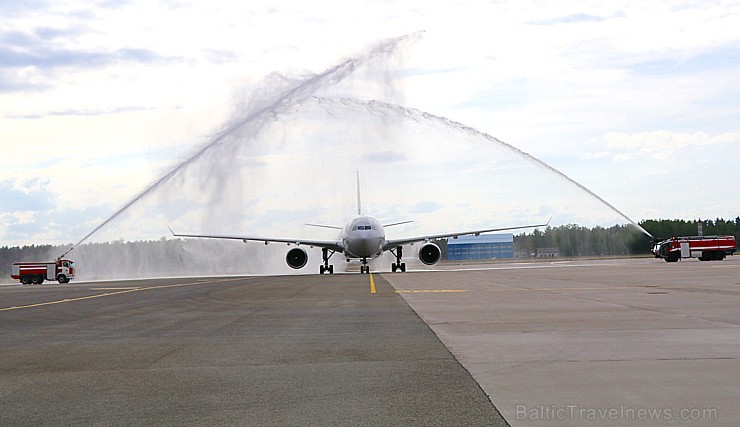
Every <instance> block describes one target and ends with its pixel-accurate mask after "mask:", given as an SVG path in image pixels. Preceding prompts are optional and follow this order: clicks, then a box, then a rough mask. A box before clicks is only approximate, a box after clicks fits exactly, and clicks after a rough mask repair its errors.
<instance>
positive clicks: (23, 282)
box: [21, 276, 28, 285]
mask: <svg viewBox="0 0 740 427" xmlns="http://www.w3.org/2000/svg"><path fill="white" fill-rule="evenodd" d="M21 283H22V284H24V285H27V284H28V276H21Z"/></svg>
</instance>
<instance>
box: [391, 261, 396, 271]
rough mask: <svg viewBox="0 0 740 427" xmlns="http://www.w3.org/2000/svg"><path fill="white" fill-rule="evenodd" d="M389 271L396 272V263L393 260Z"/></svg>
mask: <svg viewBox="0 0 740 427" xmlns="http://www.w3.org/2000/svg"><path fill="white" fill-rule="evenodd" d="M391 271H392V272H394V273H395V272H396V263H395V262H394V263H393V264H391Z"/></svg>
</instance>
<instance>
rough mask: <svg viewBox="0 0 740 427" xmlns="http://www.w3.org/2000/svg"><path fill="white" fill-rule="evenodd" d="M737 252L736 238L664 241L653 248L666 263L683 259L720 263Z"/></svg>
mask: <svg viewBox="0 0 740 427" xmlns="http://www.w3.org/2000/svg"><path fill="white" fill-rule="evenodd" d="M736 250H737V242H736V241H735V236H689V237H672V238H670V239H667V240H663V241H662V242H660V243H658V244H656V245H655V246H654V247H653V254H654V255H655V258H663V259H665V260H666V262H676V261H678V260H679V259H681V258H699V260H700V261H715V260H716V261H720V260H723V259H725V256H727V255H732V254H733V253H734V252H735V251H736Z"/></svg>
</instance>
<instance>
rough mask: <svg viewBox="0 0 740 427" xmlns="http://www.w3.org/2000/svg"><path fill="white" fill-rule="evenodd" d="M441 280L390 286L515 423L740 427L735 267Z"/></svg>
mask: <svg viewBox="0 0 740 427" xmlns="http://www.w3.org/2000/svg"><path fill="white" fill-rule="evenodd" d="M473 269H474V270H473ZM439 270H440V271H438V272H434V273H420V274H409V275H389V276H385V277H388V279H389V281H390V282H391V284H392V285H393V286H394V287H395V288H396V289H397V290H398V291H399V292H402V295H403V296H404V298H405V299H406V301H407V302H408V303H409V304H410V305H411V307H413V308H414V310H416V312H417V313H419V314H420V315H421V317H422V318H423V319H424V321H425V322H426V323H427V324H428V325H429V326H430V327H431V328H432V329H433V330H434V332H435V333H436V334H437V335H438V336H439V337H440V339H441V340H442V342H444V343H445V345H446V346H447V348H449V349H450V351H452V353H453V354H454V355H455V356H456V357H457V359H458V360H459V361H460V362H461V363H462V364H463V366H465V367H466V368H467V369H468V370H469V371H470V373H471V374H472V375H473V377H474V378H475V379H476V380H477V381H478V383H479V384H480V385H481V387H483V389H484V390H485V391H486V393H487V394H488V395H489V396H490V398H491V400H492V402H493V404H494V405H495V406H496V407H497V408H498V409H499V410H500V411H501V413H502V414H503V416H504V418H505V419H506V420H507V421H508V422H509V423H510V424H511V425H512V426H530V425H547V426H552V425H562V426H570V425H620V426H628V425H635V426H640V425H722V426H737V425H740V405H738V396H740V310H738V308H739V307H740V257H731V258H728V259H727V260H725V261H722V262H700V261H698V260H683V261H681V262H679V263H675V264H670V263H665V262H662V261H659V260H656V259H649V258H648V259H624V260H602V261H587V260H573V261H556V262H536V263H516V262H515V263H498V264H493V265H479V266H475V267H472V266H456V265H449V264H448V265H445V266H443V267H441V268H440V269H439ZM444 270H450V271H449V272H445V271H444Z"/></svg>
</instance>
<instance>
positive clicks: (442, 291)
mask: <svg viewBox="0 0 740 427" xmlns="http://www.w3.org/2000/svg"><path fill="white" fill-rule="evenodd" d="M459 292H470V289H407V290H403V291H396V293H397V294H454V293H459Z"/></svg>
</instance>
